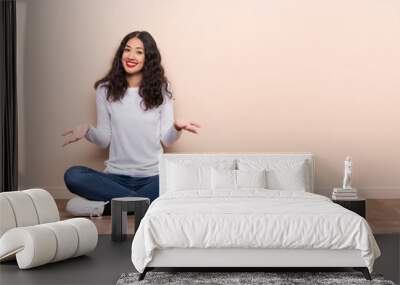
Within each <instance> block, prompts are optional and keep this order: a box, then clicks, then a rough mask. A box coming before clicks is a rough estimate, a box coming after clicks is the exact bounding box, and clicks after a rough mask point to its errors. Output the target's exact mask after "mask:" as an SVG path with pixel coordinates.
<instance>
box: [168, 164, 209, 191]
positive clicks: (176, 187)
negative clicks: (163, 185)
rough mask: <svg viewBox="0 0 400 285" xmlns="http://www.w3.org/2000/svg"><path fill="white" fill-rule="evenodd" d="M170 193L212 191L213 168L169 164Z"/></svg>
mask: <svg viewBox="0 0 400 285" xmlns="http://www.w3.org/2000/svg"><path fill="white" fill-rule="evenodd" d="M168 167H169V177H168V184H167V187H168V191H185V190H194V189H196V190H204V189H211V167H209V166H193V165H187V166H184V165H180V164H175V163H170V164H169V166H168Z"/></svg>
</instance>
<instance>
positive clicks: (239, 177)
mask: <svg viewBox="0 0 400 285" xmlns="http://www.w3.org/2000/svg"><path fill="white" fill-rule="evenodd" d="M313 192H314V159H313V155H312V154H311V153H296V154H293V153H292V154H265V153H253V154H248V153H246V154H238V153H236V154H222V153H215V154H210V153H206V154H161V156H160V197H159V198H158V199H156V200H155V201H154V202H153V203H152V204H151V206H150V208H149V209H148V211H147V213H146V215H145V217H144V218H143V220H142V222H141V223H140V226H139V228H138V229H137V231H136V234H135V236H134V239H133V242H132V262H133V265H134V266H135V268H136V269H137V270H138V272H140V273H141V274H140V276H139V279H140V280H141V279H143V278H144V277H145V274H146V272H147V271H149V270H151V269H154V268H159V267H163V268H165V267H167V268H171V267H179V268H181V267H196V268H198V267H224V268H226V267H234V268H240V269H241V270H243V268H246V267H247V268H250V267H251V268H254V267H262V268H266V267H302V268H304V267H319V268H320V267H352V268H355V269H358V270H361V271H362V272H363V274H364V276H365V278H366V279H371V277H370V274H369V273H370V272H372V268H373V263H374V260H375V259H376V258H377V257H379V255H380V251H379V248H378V246H377V244H376V241H375V239H374V237H373V234H372V232H371V229H370V227H369V225H368V223H367V222H366V220H365V219H363V218H362V217H361V216H359V215H357V214H355V213H353V212H351V211H349V210H347V209H345V208H343V207H341V206H340V205H337V204H335V203H333V202H332V201H331V200H330V199H329V198H327V197H324V196H322V195H318V194H315V193H313Z"/></svg>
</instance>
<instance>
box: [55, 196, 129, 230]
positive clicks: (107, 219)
mask: <svg viewBox="0 0 400 285" xmlns="http://www.w3.org/2000/svg"><path fill="white" fill-rule="evenodd" d="M67 201H68V200H63V199H62V200H56V204H57V206H58V209H59V211H60V219H61V220H66V219H71V218H76V217H75V216H72V215H71V214H69V213H68V212H67V211H65V205H66V204H67ZM87 218H89V217H87ZM90 219H91V220H92V222H93V223H94V224H95V225H96V227H97V231H98V233H99V234H111V216H102V217H92V218H90ZM134 227H135V216H134V215H130V216H128V234H132V233H133V230H134Z"/></svg>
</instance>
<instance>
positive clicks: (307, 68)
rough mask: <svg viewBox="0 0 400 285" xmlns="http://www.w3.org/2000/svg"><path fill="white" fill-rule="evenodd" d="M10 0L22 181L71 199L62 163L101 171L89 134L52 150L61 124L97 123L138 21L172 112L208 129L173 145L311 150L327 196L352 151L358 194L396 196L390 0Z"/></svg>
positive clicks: (398, 53)
mask: <svg viewBox="0 0 400 285" xmlns="http://www.w3.org/2000/svg"><path fill="white" fill-rule="evenodd" d="M17 2H19V3H25V4H26V14H25V16H26V17H25V16H24V15H22V16H21V14H22V13H19V18H18V24H24V23H26V27H25V34H24V37H23V40H24V46H23V49H24V54H23V56H24V62H23V91H21V92H23V105H24V113H23V116H22V117H21V118H22V120H23V122H24V134H23V138H24V142H25V147H26V148H25V152H24V156H23V157H22V158H21V159H23V160H24V165H25V170H22V171H21V177H24V187H45V188H47V189H49V190H50V191H52V192H53V194H54V195H55V196H57V197H67V196H68V195H69V194H68V192H67V191H66V190H65V186H64V182H63V174H64V171H65V170H66V169H67V168H68V167H70V166H72V165H87V166H89V167H93V168H96V169H98V170H102V169H103V168H104V164H103V161H104V160H105V159H106V158H107V153H105V152H104V151H101V150H100V149H99V148H98V147H97V146H95V145H92V144H90V143H89V142H87V141H80V142H79V143H76V144H73V145H70V146H68V147H67V148H61V144H62V137H61V136H60V134H61V132H62V131H63V130H64V129H65V128H68V127H71V126H74V125H76V124H79V123H82V122H90V123H95V116H96V110H95V97H94V90H93V88H92V85H93V83H94V81H95V80H97V79H98V78H99V77H101V76H102V75H104V73H105V72H106V70H107V69H108V67H109V64H110V61H111V58H112V56H113V53H114V51H115V48H116V47H117V45H118V44H119V42H120V40H121V39H122V37H123V36H124V35H125V34H127V33H128V32H131V31H133V30H147V31H149V32H150V33H151V34H152V35H153V36H154V37H155V39H156V41H157V43H158V45H159V48H160V50H161V53H162V56H163V64H164V67H165V69H166V71H167V75H168V77H169V79H170V80H171V82H172V86H173V88H174V91H175V96H176V98H177V100H176V102H175V113H176V117H177V118H183V119H193V120H195V121H198V122H200V123H201V124H202V125H203V126H204V127H203V129H202V130H201V134H200V135H198V136H195V135H192V134H185V135H184V136H183V138H182V139H181V140H180V141H178V142H177V143H176V145H174V146H173V147H172V148H171V151H174V152H304V151H309V152H312V153H314V154H315V157H316V165H317V173H316V189H317V191H319V192H320V193H325V194H326V193H329V191H330V190H331V188H332V187H333V186H338V185H340V184H341V177H342V167H343V166H342V165H343V160H344V158H345V156H346V155H351V156H352V157H353V161H354V162H353V163H354V170H353V171H354V185H355V186H356V187H358V188H360V190H361V192H362V193H364V194H365V195H366V196H367V197H370V198H384V197H387V198H388V197H400V175H399V170H400V147H399V146H400V132H399V123H400V113H399V112H398V108H399V106H400V94H399V90H400V80H399V79H400V78H399V77H400V73H399V66H400V37H399V35H400V20H399V19H400V2H399V1H397V0H385V1H381V0H337V1H321V0H303V1H294V0H291V1H290V0H281V1H261V0H250V1H249V0H246V1H244V0H242V1H231V0H222V1H212V0H205V1H197V0H196V1H187V0H169V1H163V0H146V1H133V0H124V1H122V0H120V1H111V0H109V1H107V0H101V1H99V0H96V1H95V0H85V1H81V0H68V1H67V0H65V1H61V0H35V1H26V0H25V1H23V0H19V1H18V0H17ZM19 7H21V6H19ZM20 90H21V89H20Z"/></svg>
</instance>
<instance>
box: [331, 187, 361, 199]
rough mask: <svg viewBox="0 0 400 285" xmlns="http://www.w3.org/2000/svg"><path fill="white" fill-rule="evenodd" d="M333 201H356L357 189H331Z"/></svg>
mask: <svg viewBox="0 0 400 285" xmlns="http://www.w3.org/2000/svg"><path fill="white" fill-rule="evenodd" d="M332 199H333V200H357V199H358V195H357V189H355V188H352V189H343V188H333V193H332Z"/></svg>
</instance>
